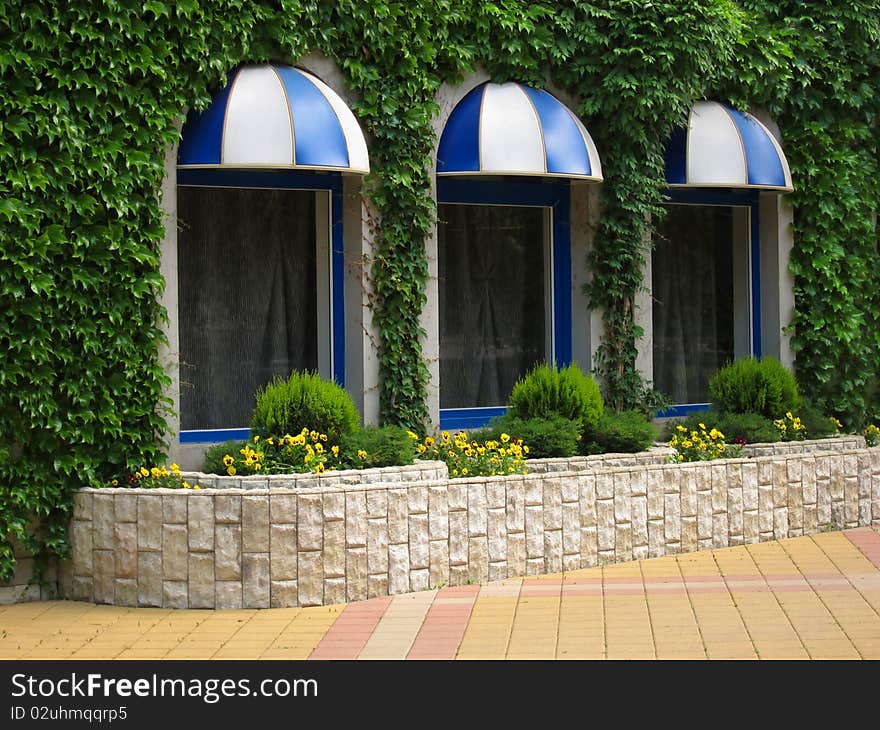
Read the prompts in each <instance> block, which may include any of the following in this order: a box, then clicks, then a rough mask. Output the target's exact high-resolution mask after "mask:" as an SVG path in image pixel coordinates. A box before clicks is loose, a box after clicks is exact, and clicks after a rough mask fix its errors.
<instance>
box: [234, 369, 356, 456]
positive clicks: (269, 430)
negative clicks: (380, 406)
mask: <svg viewBox="0 0 880 730" xmlns="http://www.w3.org/2000/svg"><path fill="white" fill-rule="evenodd" d="M359 425H360V414H358V410H357V408H356V407H355V405H354V401H352V399H351V396H350V395H349V394H348V393H346V392H345V390H344V389H343V388H341V387H340V386H338V385H337V384H336V383H334V382H332V381H329V380H324V379H323V378H321V376H320V375H318V374H317V373H314V372H308V371H297V370H295V371H293V372H292V373H291V374H290V377H289V378H287V379H286V380H285V379H284V378H281V377H276V378H273V379H272V380H271V381H270V382H269V383H268V384H267V385H266V386H265V387H263V388H260V389H259V390H258V391H257V393H256V406H255V407H254V413H253V416H252V417H251V431H252V433H253V434H255V435H257V436H262V437H269V436H284V435H286V434H298V433H300V431H302V429H304V428H305V429H307V431H312V430H314V431H317V432H318V433H322V434H326V436H327V439H328V440H329V441H330V442H331V443H334V444H336V443H339V440H340V438H341V437H342V436H344V435H346V434H350V433H352V432H353V431H354V430H355V429H356V428H357V427H358V426H359Z"/></svg>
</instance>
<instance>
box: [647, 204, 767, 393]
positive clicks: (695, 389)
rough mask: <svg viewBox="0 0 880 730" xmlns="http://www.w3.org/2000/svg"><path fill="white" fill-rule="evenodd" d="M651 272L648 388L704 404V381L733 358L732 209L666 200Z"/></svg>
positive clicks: (706, 381) (655, 244)
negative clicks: (650, 375) (651, 366)
mask: <svg viewBox="0 0 880 730" xmlns="http://www.w3.org/2000/svg"><path fill="white" fill-rule="evenodd" d="M651 276H652V287H653V317H654V387H655V388H657V389H658V390H660V391H662V392H664V393H666V394H667V395H669V396H671V397H672V400H673V402H674V403H706V402H708V400H709V379H710V378H711V376H712V375H713V374H714V373H715V372H716V371H717V370H718V369H719V368H720V367H722V366H723V365H725V364H727V363H728V362H730V361H732V360H733V358H734V264H733V215H732V209H731V208H730V207H725V206H696V205H670V206H669V209H668V213H667V216H666V218H665V219H664V220H663V221H662V222H661V223H660V225H659V226H658V231H657V237H656V240H655V242H654V253H653V257H652V263H651ZM740 314H741V315H742V316H746V317H748V316H749V315H748V312H742V313H740Z"/></svg>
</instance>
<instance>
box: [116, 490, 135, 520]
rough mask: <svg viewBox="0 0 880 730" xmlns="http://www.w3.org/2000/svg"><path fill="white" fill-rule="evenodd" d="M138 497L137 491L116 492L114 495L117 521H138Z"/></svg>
mask: <svg viewBox="0 0 880 730" xmlns="http://www.w3.org/2000/svg"><path fill="white" fill-rule="evenodd" d="M137 501H138V497H137V494H136V493H128V494H114V495H113V512H114V514H115V516H116V522H117V523H119V522H137V518H138V505H137Z"/></svg>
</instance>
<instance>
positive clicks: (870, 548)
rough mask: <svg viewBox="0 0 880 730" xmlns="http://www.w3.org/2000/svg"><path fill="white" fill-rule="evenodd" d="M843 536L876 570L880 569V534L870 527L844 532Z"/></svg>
mask: <svg viewBox="0 0 880 730" xmlns="http://www.w3.org/2000/svg"><path fill="white" fill-rule="evenodd" d="M843 534H844V535H846V537H847V538H848V539H849V541H850V542H851V543H852V544H853V545H855V546H856V547H857V548H858V549H859V550H860V551H861V552H862V554H863V555H864V556H865V557H866V558H868V560H870V561H871V562H872V563H873V564H874V567H875V568H878V569H880V533H878V532H876V531H875V530H874V529H872V528H870V527H861V528H858V529H855V530H844V531H843Z"/></svg>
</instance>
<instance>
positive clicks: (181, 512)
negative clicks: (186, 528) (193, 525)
mask: <svg viewBox="0 0 880 730" xmlns="http://www.w3.org/2000/svg"><path fill="white" fill-rule="evenodd" d="M188 497H189V493H187V492H183V493H181V494H163V495H162V497H161V499H162V522H164V523H166V524H169V525H185V524H186V519H187V498H188ZM142 499H145V497H143V496H140V497H138V522H140V521H141V517H140V510H141V505H140V502H141V500H142ZM146 499H152V497H149V498H146Z"/></svg>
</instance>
